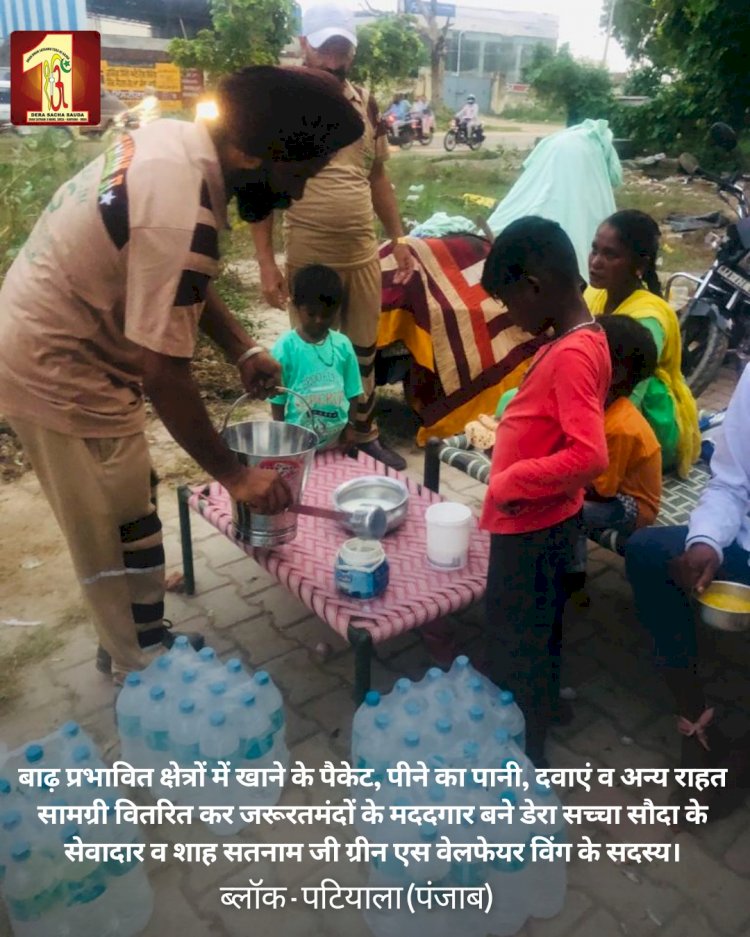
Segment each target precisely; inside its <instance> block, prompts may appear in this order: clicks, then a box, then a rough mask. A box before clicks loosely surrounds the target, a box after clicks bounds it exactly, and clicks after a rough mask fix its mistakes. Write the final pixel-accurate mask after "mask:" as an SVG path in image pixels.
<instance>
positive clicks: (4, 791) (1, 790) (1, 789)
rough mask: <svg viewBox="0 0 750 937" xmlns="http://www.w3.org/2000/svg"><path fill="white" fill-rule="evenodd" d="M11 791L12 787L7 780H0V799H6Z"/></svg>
mask: <svg viewBox="0 0 750 937" xmlns="http://www.w3.org/2000/svg"><path fill="white" fill-rule="evenodd" d="M12 790H13V785H12V784H11V783H10V781H9V780H8V779H7V778H0V797H6V796H7V795H8V794H10V793H11V791H12Z"/></svg>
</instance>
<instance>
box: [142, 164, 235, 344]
mask: <svg viewBox="0 0 750 937" xmlns="http://www.w3.org/2000/svg"><path fill="white" fill-rule="evenodd" d="M139 169H140V172H139V173H138V177H136V178H134V177H133V174H131V179H130V185H129V187H130V191H131V212H130V240H129V245H128V258H127V264H128V272H127V292H126V299H125V335H126V337H127V338H129V339H130V340H131V341H133V342H135V343H136V344H138V345H141V346H143V347H144V348H148V349H150V350H151V351H155V352H157V353H159V354H163V355H170V356H172V357H176V358H191V357H192V356H193V352H194V350H195V342H196V339H197V334H198V321H199V319H200V316H201V313H202V312H203V307H204V305H205V300H206V290H207V288H208V284H209V282H210V280H211V278H212V277H214V276H216V274H217V272H218V259H219V252H218V232H217V230H216V224H215V220H214V217H213V213H212V212H211V209H210V201H209V200H208V191H207V188H206V186H205V184H203V183H202V180H201V178H200V175H197V174H196V172H195V170H194V169H193V168H192V167H190V166H185V167H181V166H176V165H175V164H174V163H169V164H165V165H164V166H162V165H160V164H159V163H154V162H150V163H148V164H147V165H146V166H143V167H139Z"/></svg>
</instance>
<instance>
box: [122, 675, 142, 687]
mask: <svg viewBox="0 0 750 937" xmlns="http://www.w3.org/2000/svg"><path fill="white" fill-rule="evenodd" d="M142 683H143V680H141V675H140V674H139V673H129V674H128V675H127V677H125V686H140V685H141V684H142Z"/></svg>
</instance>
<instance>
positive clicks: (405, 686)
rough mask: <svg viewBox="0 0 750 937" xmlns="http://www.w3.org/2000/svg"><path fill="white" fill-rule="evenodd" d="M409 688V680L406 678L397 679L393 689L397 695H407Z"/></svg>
mask: <svg viewBox="0 0 750 937" xmlns="http://www.w3.org/2000/svg"><path fill="white" fill-rule="evenodd" d="M411 686H412V684H411V680H410V679H409V678H408V677H399V678H398V680H397V681H396V685H395V688H396V690H398V692H399V693H408V692H409V690H410V689H411Z"/></svg>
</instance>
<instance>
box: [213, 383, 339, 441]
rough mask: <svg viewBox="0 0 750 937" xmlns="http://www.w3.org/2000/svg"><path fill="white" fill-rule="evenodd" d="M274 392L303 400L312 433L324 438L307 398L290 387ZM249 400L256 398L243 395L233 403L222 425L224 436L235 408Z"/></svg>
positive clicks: (275, 388) (277, 388) (276, 388)
mask: <svg viewBox="0 0 750 937" xmlns="http://www.w3.org/2000/svg"><path fill="white" fill-rule="evenodd" d="M274 392H275V393H276V394H291V395H292V396H293V397H296V398H297V399H298V400H301V401H302V403H303V404H304V406H305V409H306V410H307V412H308V414H309V415H310V426H311V427H312V431H313V432H314V433H315V435H316V436H317V437H318V438H319V439H321V438H322V436H323V433H322V432H321V426H322V424H320V423H318V422H316V420H315V414H314V413H313V411H312V407H311V406H310V404H309V403H308V402H307V398H306V397H303V396H302V394H298V393H297V391H296V390H291V389H290V388H289V387H274ZM248 398H250V399H255V398H254V397H252V395H251V394H242V395H240V396H239V397H238V398H237V399H236V400H235V401H234V403H233V404H232V406H231V407H230V408H229V410H227V415H226V416H225V417H224V422H223V423H222V426H221V432H222V434H223V433H224V431H225V430H226V428H227V426H228V425H229V418H230V417H231V415H232V413H234V409H235V407H236V406H237V405H238V404H240V403H242V401H243V400H247V399H248ZM322 428H323V430H324V429H325V427H324V426H323V427H322Z"/></svg>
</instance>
